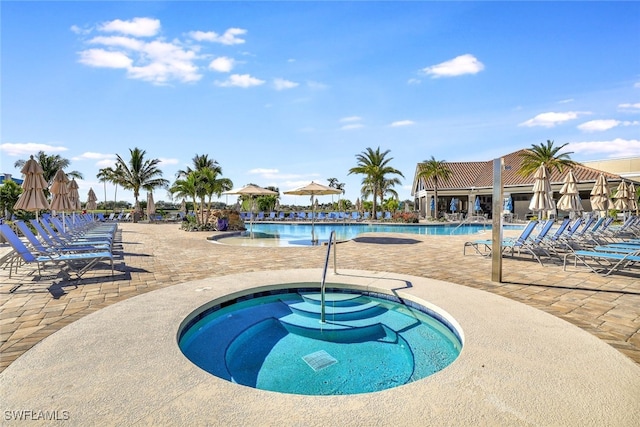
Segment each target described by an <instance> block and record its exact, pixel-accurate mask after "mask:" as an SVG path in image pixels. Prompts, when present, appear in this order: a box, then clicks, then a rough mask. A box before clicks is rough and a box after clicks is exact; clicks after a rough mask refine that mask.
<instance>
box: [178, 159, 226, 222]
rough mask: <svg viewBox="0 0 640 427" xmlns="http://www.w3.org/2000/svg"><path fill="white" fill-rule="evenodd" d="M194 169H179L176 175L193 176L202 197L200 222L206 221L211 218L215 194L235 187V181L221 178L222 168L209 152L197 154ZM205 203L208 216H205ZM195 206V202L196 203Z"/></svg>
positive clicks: (220, 193)
mask: <svg viewBox="0 0 640 427" xmlns="http://www.w3.org/2000/svg"><path fill="white" fill-rule="evenodd" d="M191 161H192V162H193V169H192V168H191V167H187V169H186V170H179V171H178V172H177V173H176V175H177V176H178V177H179V178H183V179H185V178H189V177H192V178H193V182H194V186H195V188H194V189H195V194H196V197H197V198H199V199H200V218H199V222H200V223H206V222H208V220H209V214H210V212H211V199H212V197H213V196H214V195H216V196H217V197H220V196H221V195H222V193H223V192H224V191H228V190H231V189H232V188H233V182H232V181H231V180H230V179H228V178H219V176H220V175H222V168H221V167H220V165H219V164H218V162H216V161H215V160H213V159H210V158H209V156H208V155H207V154H202V155H199V154H196V155H195V156H194V157H193V159H191ZM205 205H206V211H207V218H206V219H205V218H204V212H205ZM194 206H195V203H194Z"/></svg>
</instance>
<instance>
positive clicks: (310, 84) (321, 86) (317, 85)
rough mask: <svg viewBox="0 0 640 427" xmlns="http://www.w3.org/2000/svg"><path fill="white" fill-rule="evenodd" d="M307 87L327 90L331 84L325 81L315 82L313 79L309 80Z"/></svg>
mask: <svg viewBox="0 0 640 427" xmlns="http://www.w3.org/2000/svg"><path fill="white" fill-rule="evenodd" d="M307 87H308V88H309V89H311V90H325V89H328V88H329V86H328V85H326V84H324V83H320V82H315V81H312V80H310V81H308V82H307Z"/></svg>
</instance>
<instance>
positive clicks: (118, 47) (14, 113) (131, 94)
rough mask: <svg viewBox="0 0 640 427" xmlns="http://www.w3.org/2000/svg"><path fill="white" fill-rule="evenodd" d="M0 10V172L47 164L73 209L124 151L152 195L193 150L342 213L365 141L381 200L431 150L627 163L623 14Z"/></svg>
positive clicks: (276, 8) (449, 156) (457, 9)
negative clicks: (536, 148)
mask: <svg viewBox="0 0 640 427" xmlns="http://www.w3.org/2000/svg"><path fill="white" fill-rule="evenodd" d="M0 8H1V10H0V11H1V24H2V25H1V36H2V51H1V57H2V75H1V88H0V89H1V95H0V96H1V101H2V109H1V120H2V128H1V136H0V156H1V157H0V171H1V172H7V173H12V174H13V175H14V176H20V172H19V170H17V169H15V168H14V167H13V164H14V162H15V161H16V160H17V159H27V158H28V157H29V155H30V154H35V153H36V152H37V151H39V150H43V151H45V152H46V153H48V154H60V155H61V156H63V157H65V158H68V159H70V160H71V168H70V170H78V171H80V172H82V173H83V174H84V178H85V179H84V180H82V181H79V185H80V194H81V198H83V199H85V198H86V193H87V191H88V190H89V187H93V189H94V191H96V193H97V194H98V198H99V199H100V200H102V199H103V198H104V190H103V184H102V183H99V182H98V181H97V179H96V178H95V176H96V173H97V172H98V170H99V169H100V168H102V167H105V166H111V165H113V161H114V158H115V154H116V153H117V154H120V155H121V156H122V157H123V158H125V159H128V158H129V157H128V156H129V149H131V148H134V147H139V148H141V149H144V150H146V153H147V157H149V158H158V159H161V160H162V163H161V165H160V167H161V169H162V170H163V172H164V178H166V179H168V180H169V181H171V182H173V180H174V179H175V173H176V171H177V170H179V169H184V168H185V167H186V166H188V165H190V164H191V159H192V158H193V157H194V156H195V155H196V154H208V155H209V157H211V158H213V159H215V160H217V161H218V163H219V164H220V166H221V167H222V170H223V176H224V177H226V178H229V179H231V180H232V181H233V182H234V184H235V187H241V186H243V185H245V184H248V183H255V184H258V185H261V186H270V185H273V186H276V187H278V188H279V189H280V190H281V192H282V191H286V190H290V189H293V188H295V187H298V186H300V185H303V184H306V183H308V182H310V181H312V180H314V181H316V182H320V183H323V184H327V179H328V178H337V179H338V181H339V182H343V183H345V190H346V195H345V197H346V198H349V199H351V200H352V201H355V199H356V197H358V196H359V195H360V181H361V178H362V177H361V176H358V175H348V171H349V169H350V168H351V167H353V166H355V165H356V155H357V154H359V153H361V152H363V151H364V150H366V148H367V147H371V148H374V149H375V148H376V147H380V148H381V149H382V150H390V153H389V156H390V157H393V160H392V161H391V163H390V165H391V166H393V167H395V168H397V169H399V170H400V171H402V173H403V174H404V176H405V179H404V180H403V185H402V186H401V187H397V188H396V189H397V191H398V193H399V196H400V199H401V200H405V199H409V198H410V192H411V184H412V180H413V175H414V172H415V167H416V163H417V162H419V161H422V160H425V159H428V158H430V157H431V156H434V157H435V158H436V159H438V160H446V161H473V160H476V161H483V160H491V159H493V158H496V157H499V156H501V155H503V154H508V153H510V152H512V151H516V150H519V149H522V148H529V147H530V146H531V144H538V143H542V142H545V141H546V140H547V139H551V140H554V141H555V142H556V143H558V144H564V143H569V145H568V146H567V147H566V148H567V151H573V152H574V154H572V158H573V159H574V160H577V161H587V160H600V159H605V158H618V157H629V156H638V155H640V54H639V53H638V52H640V3H638V2H339V1H336V2H268V1H264V2H147V1H144V2H110V1H109V2H89V1H87V2H55V1H51V2H13V1H2V2H1V3H0ZM107 192H108V194H107V198H108V199H112V198H113V189H112V187H111V186H107ZM142 198H144V196H143V197H142ZM118 199H120V200H129V201H133V196H132V194H131V193H130V192H126V191H123V190H119V191H118ZM155 199H156V201H157V200H169V197H168V196H167V194H166V192H165V191H164V190H157V191H156V194H155ZM222 200H223V201H224V200H227V198H226V197H225V196H223V197H222ZM228 200H229V202H230V203H233V202H235V199H234V197H231V196H229V199H228ZM321 201H322V200H321ZM282 202H283V203H297V204H307V203H308V198H307V197H302V196H298V197H295V196H284V197H283V198H282Z"/></svg>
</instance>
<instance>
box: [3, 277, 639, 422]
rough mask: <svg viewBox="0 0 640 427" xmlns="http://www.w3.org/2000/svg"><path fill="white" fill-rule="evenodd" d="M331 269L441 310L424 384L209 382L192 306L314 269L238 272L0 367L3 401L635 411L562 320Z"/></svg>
mask: <svg viewBox="0 0 640 427" xmlns="http://www.w3.org/2000/svg"><path fill="white" fill-rule="evenodd" d="M338 273H339V274H338V275H337V276H334V275H331V276H330V277H329V280H330V282H332V283H333V282H338V283H344V284H348V285H353V286H358V287H360V288H365V289H372V290H379V289H388V290H393V292H394V293H397V294H398V295H399V296H400V297H403V298H407V297H410V298H414V299H415V298H419V300H420V299H421V300H424V301H428V302H430V303H433V304H435V305H437V306H438V307H440V308H442V309H444V310H446V311H447V312H448V313H449V314H450V315H452V316H453V317H454V318H455V319H456V320H457V321H458V323H459V324H460V326H461V327H462V329H463V332H464V336H465V344H464V347H463V351H462V352H461V354H460V356H459V357H458V359H457V360H456V361H455V362H454V363H453V364H452V365H450V366H449V367H447V368H446V369H444V370H443V371H441V372H439V373H437V374H435V375H433V376H431V377H428V378H425V379H422V380H420V381H416V382H414V383H411V384H408V385H405V386H402V387H397V388H394V389H390V390H385V391H382V392H377V393H370V394H360V395H349V396H324V397H316V396H300V395H288V394H282V393H273V392H266V391H261V390H255V389H252V388H248V387H244V386H239V385H236V384H233V383H230V382H227V381H224V380H221V379H219V378H216V377H213V376H212V375H210V374H208V373H206V372H204V371H202V370H201V369H200V368H198V367H196V366H194V365H193V364H192V363H191V362H190V361H188V360H187V359H186V358H185V357H184V356H183V355H182V353H181V352H180V350H179V348H178V346H177V343H176V336H177V333H178V327H179V325H180V323H181V322H182V321H183V320H184V318H185V317H186V316H187V315H188V314H189V313H191V312H192V311H193V310H195V309H196V308H198V307H200V306H201V305H203V304H206V303H207V302H209V301H211V300H214V299H216V298H220V297H223V296H224V295H228V294H234V293H238V292H242V291H243V290H246V289H248V288H257V289H256V290H264V289H266V288H267V287H269V286H270V285H278V284H282V283H292V282H294V283H304V282H310V281H314V280H315V279H317V277H318V276H319V275H321V270H320V269H312V270H301V269H297V270H284V271H264V272H254V273H243V274H234V275H229V276H222V277H215V278H211V279H204V280H198V281H193V282H189V283H185V284H180V285H175V286H172V287H168V288H165V289H161V290H157V291H154V292H150V293H147V294H145V295H140V296H137V297H134V298H131V299H129V300H127V301H123V302H121V303H118V304H114V305H112V306H109V307H107V308H104V309H102V310H100V311H98V312H96V313H93V314H91V315H89V316H86V317H84V318H82V319H80V320H78V321H76V322H74V323H73V324H71V325H69V326H67V327H66V328H64V329H62V330H60V331H59V332H57V333H55V334H53V335H51V336H50V337H49V338H48V339H46V340H44V341H43V342H42V343H40V344H39V345H38V346H36V347H34V348H33V349H31V350H30V351H29V352H27V353H26V354H25V355H24V356H22V357H21V358H19V359H18V360H16V361H15V362H14V363H13V364H12V365H11V366H10V367H9V368H8V369H7V370H5V371H4V372H3V373H2V383H3V387H6V389H7V390H11V392H10V393H8V394H7V395H6V396H5V398H4V404H5V405H7V406H8V407H9V408H38V409H42V410H47V409H48V410H58V411H68V416H69V420H68V424H71V425H83V426H86V425H98V424H110V425H185V426H188V425H251V426H258V425H260V426H282V425H329V424H333V423H337V424H340V425H383V424H389V423H391V422H393V424H394V425H407V426H409V425H411V426H415V425H481V424H485V423H488V424H494V425H517V424H526V425H543V424H555V425H618V426H621V425H633V424H634V423H636V422H637V421H638V420H639V419H640V411H639V407H638V395H639V393H640V368H638V366H637V365H635V364H634V363H633V362H632V361H631V360H630V359H628V358H626V357H625V356H623V355H622V354H620V353H619V352H617V351H616V350H614V349H613V348H612V347H611V346H608V345H606V344H605V343H603V342H601V341H600V340H598V339H597V338H595V337H593V336H592V335H589V334H588V333H586V332H584V331H582V330H581V329H579V328H576V327H574V326H572V325H570V324H568V323H567V322H564V321H562V320H560V319H558V318H556V317H554V316H551V315H549V314H546V313H544V312H542V311H540V310H536V309H533V308H531V307H527V306H525V305H522V304H519V303H516V302H514V301H511V300H509V299H506V298H503V297H500V296H497V295H494V294H491V293H488V292H482V291H478V290H475V289H471V288H467V287H464V286H459V285H454V284H451V283H446V282H442V281H437V280H432V279H425V278H420V277H414V276H407V275H401V274H390V273H384V272H368V271H359V270H339V271H338ZM419 300H418V301H419ZM605 360H606V363H602V361H605ZM309 374H310V375H311V374H312V371H311V369H310V372H309ZM54 402H55V403H54ZM10 424H11V423H7V425H10Z"/></svg>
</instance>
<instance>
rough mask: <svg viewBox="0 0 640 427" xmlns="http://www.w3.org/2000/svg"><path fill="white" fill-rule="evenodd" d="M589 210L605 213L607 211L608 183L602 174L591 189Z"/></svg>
mask: <svg viewBox="0 0 640 427" xmlns="http://www.w3.org/2000/svg"><path fill="white" fill-rule="evenodd" d="M590 200H591V209H592V210H594V211H600V212H606V211H607V209H609V205H610V201H609V183H608V182H607V178H605V176H604V175H603V174H600V175H599V176H598V179H596V183H595V185H594V186H593V188H592V189H591V197H590Z"/></svg>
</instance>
